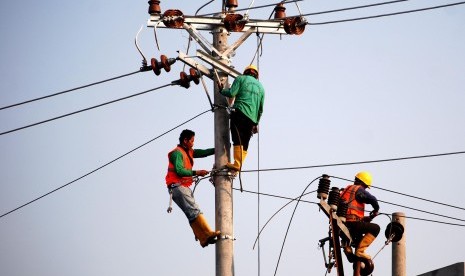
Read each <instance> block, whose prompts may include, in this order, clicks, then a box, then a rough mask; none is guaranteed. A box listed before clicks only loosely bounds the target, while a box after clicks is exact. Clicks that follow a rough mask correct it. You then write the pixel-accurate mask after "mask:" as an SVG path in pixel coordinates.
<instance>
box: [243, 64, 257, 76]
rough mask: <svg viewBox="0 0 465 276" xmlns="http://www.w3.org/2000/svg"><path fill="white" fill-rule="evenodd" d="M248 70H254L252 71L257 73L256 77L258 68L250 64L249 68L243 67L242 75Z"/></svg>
mask: <svg viewBox="0 0 465 276" xmlns="http://www.w3.org/2000/svg"><path fill="white" fill-rule="evenodd" d="M248 70H254V71H255V72H256V73H257V75H258V68H257V66H255V65H253V64H250V65H249V66H247V67H245V69H244V74H245V72H247V71H248Z"/></svg>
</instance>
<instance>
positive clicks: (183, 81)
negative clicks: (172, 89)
mask: <svg viewBox="0 0 465 276" xmlns="http://www.w3.org/2000/svg"><path fill="white" fill-rule="evenodd" d="M199 78H200V73H199V72H198V71H197V70H196V69H194V68H190V69H189V75H187V74H186V73H185V72H183V71H182V72H181V73H179V80H178V81H177V84H179V85H180V86H182V87H184V88H186V89H187V88H189V87H190V82H191V81H193V82H194V83H195V84H199V83H200V81H199Z"/></svg>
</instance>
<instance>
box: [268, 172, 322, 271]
mask: <svg viewBox="0 0 465 276" xmlns="http://www.w3.org/2000/svg"><path fill="white" fill-rule="evenodd" d="M319 178H320V176H318V177H317V178H315V179H313V180H312V181H311V182H310V183H309V184H308V185H307V187H305V189H304V190H303V192H302V194H301V195H300V197H299V200H297V203H296V204H295V207H294V211H293V212H292V215H291V219H290V220H289V224H288V226H287V229H286V234H285V235H284V240H283V244H282V246H281V250H280V252H279V257H278V261H277V263H276V268H275V270H274V275H275V276H276V273H277V272H278V266H279V261H280V260H281V255H282V253H283V250H284V244H285V243H286V239H287V234H288V233H289V229H290V228H291V223H292V219H293V218H294V215H295V212H296V210H297V207H298V206H299V203H300V198H301V197H302V196H303V195H304V193H305V191H306V190H307V189H308V188H309V187H310V185H312V183H313V182H315V181H316V180H317V179H319Z"/></svg>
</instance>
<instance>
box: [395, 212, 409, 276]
mask: <svg viewBox="0 0 465 276" xmlns="http://www.w3.org/2000/svg"><path fill="white" fill-rule="evenodd" d="M392 221H393V223H399V224H400V225H402V230H403V234H402V235H401V236H402V238H401V239H400V240H398V241H393V243H392V276H406V275H407V274H406V258H405V214H404V213H402V212H397V213H393V214H392Z"/></svg>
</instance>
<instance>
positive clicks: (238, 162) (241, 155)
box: [226, 145, 247, 171]
mask: <svg viewBox="0 0 465 276" xmlns="http://www.w3.org/2000/svg"><path fill="white" fill-rule="evenodd" d="M233 151H234V164H231V163H227V164H226V167H228V168H229V169H231V170H235V171H240V170H241V167H242V163H243V162H244V159H245V155H247V151H243V150H242V146H241V145H239V146H234V147H233Z"/></svg>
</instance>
